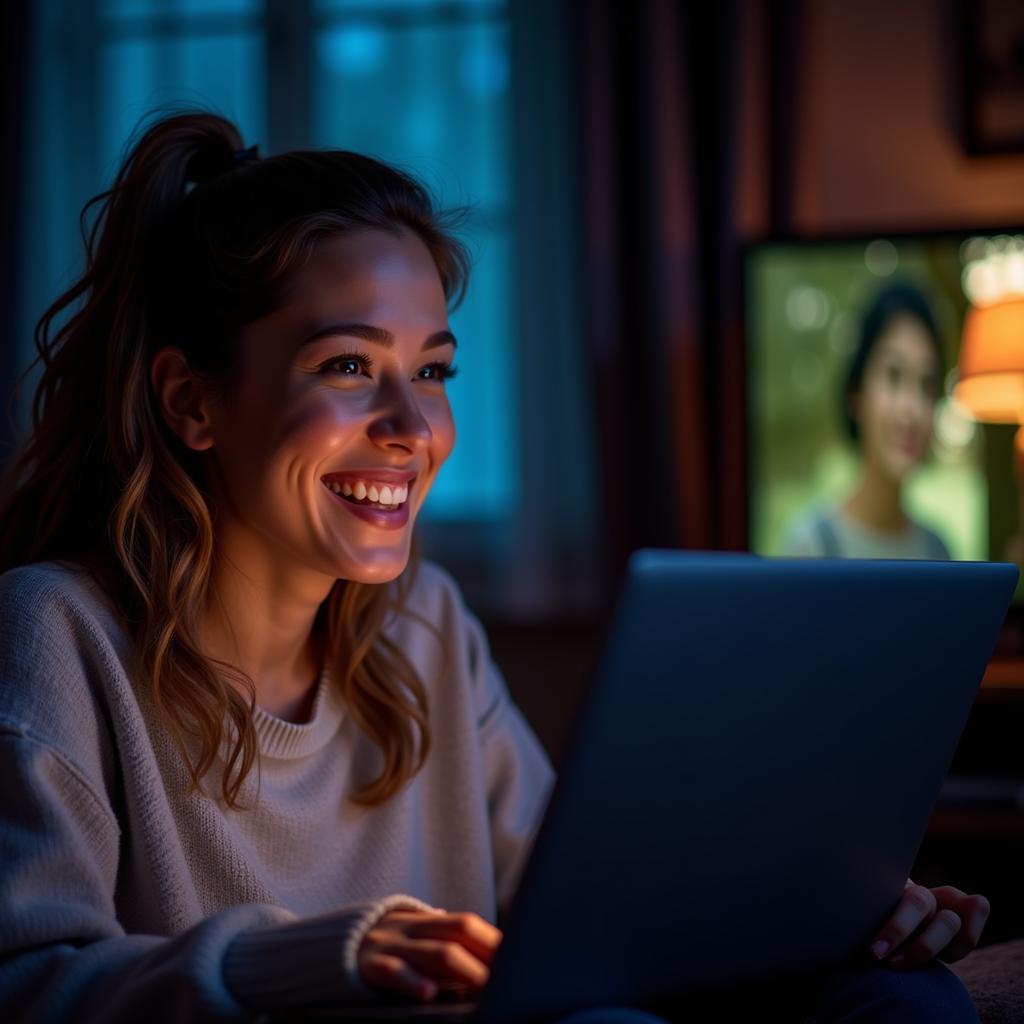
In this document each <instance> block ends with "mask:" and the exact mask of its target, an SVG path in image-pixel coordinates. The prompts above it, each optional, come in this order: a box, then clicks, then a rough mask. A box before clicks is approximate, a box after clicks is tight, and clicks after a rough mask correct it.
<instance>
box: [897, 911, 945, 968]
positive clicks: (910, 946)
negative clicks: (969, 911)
mask: <svg viewBox="0 0 1024 1024" xmlns="http://www.w3.org/2000/svg"><path fill="white" fill-rule="evenodd" d="M961 927H962V922H961V920H960V917H959V915H958V914H956V913H955V912H954V911H952V910H948V909H943V910H940V911H939V912H938V913H937V914H936V915H935V916H934V917H933V918H932V919H931V920H930V921H929V922H928V923H927V924H926V925H925V927H924V928H922V929H921V931H920V933H919V934H917V935H915V936H914V937H913V939H912V940H911V941H910V942H908V943H907V944H906V946H905V947H903V948H902V949H900V950H899V952H897V953H896V954H895V955H894V956H892V957H890V958H889V966H890V967H896V968H908V969H910V968H914V967H920V966H922V965H923V964H926V963H928V962H929V961H930V960H934V959H935V957H937V956H938V955H939V953H941V952H942V951H943V950H944V949H945V948H946V947H947V946H948V945H949V944H950V942H951V941H952V940H953V938H954V936H956V934H957V933H958V932H959V931H960V929H961Z"/></svg>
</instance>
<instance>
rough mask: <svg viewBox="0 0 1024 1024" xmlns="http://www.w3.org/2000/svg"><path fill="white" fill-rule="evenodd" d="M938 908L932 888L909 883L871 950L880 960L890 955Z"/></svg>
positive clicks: (872, 944)
mask: <svg viewBox="0 0 1024 1024" xmlns="http://www.w3.org/2000/svg"><path fill="white" fill-rule="evenodd" d="M937 908H938V903H937V901H936V899H935V896H934V894H933V893H932V891H931V890H930V889H926V888H925V887H924V886H923V885H914V884H910V885H908V886H907V887H906V888H905V889H904V890H903V895H902V897H900V902H899V904H898V905H897V907H896V909H895V911H893V915H892V917H890V918H889V920H888V921H886V923H885V924H884V925H883V926H882V929H881V931H879V933H878V935H877V937H876V938H875V941H874V942H872V943H871V952H872V953H874V955H875V956H876V957H877V958H878V959H879V960H881V959H882V958H883V957H886V956H888V955H889V953H890V952H892V950H894V949H896V948H897V947H898V946H900V945H901V944H902V943H904V942H905V941H906V940H907V939H908V938H910V936H911V935H913V934H914V932H915V931H917V929H918V928H919V927H920V926H921V923H922V922H923V921H926V920H927V919H928V918H930V917H932V916H933V915H934V914H935V911H936V910H937Z"/></svg>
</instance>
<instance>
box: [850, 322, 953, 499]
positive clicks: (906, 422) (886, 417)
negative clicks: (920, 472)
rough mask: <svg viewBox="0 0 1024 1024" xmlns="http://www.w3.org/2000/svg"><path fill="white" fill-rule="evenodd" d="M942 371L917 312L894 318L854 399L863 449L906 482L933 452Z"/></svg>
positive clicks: (879, 465)
mask: <svg viewBox="0 0 1024 1024" xmlns="http://www.w3.org/2000/svg"><path fill="white" fill-rule="evenodd" d="M938 373H939V367H938V358H937V356H936V353H935V347H934V345H933V344H932V342H931V339H930V338H929V335H928V332H927V330H926V328H925V327H924V326H923V325H922V324H921V323H920V321H918V320H917V319H915V318H914V317H912V316H909V315H899V316H896V317H893V319H892V320H891V321H890V322H889V323H888V324H887V325H886V327H885V329H884V330H883V331H882V333H881V335H879V338H878V341H877V342H876V343H875V346H874V348H873V349H872V352H871V355H870V356H869V357H868V361H867V365H866V366H865V368H864V380H863V385H862V388H861V391H860V394H859V395H857V396H856V399H855V402H854V415H855V416H856V417H857V422H858V425H859V427H860V437H861V452H862V454H863V456H864V458H865V459H866V460H869V461H871V462H872V463H874V464H875V466H876V467H877V468H879V469H881V470H882V472H883V473H885V475H886V476H888V477H890V478H891V479H893V480H897V481H902V480H903V478H904V477H905V476H906V475H907V474H908V473H910V472H911V470H913V469H914V468H915V467H916V466H917V465H919V464H920V463H921V462H922V461H923V460H924V458H925V456H926V455H927V454H928V446H929V444H930V442H931V435H932V420H933V417H934V413H935V401H936V398H937V396H938V392H939V380H938Z"/></svg>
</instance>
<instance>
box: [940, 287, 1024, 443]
mask: <svg viewBox="0 0 1024 1024" xmlns="http://www.w3.org/2000/svg"><path fill="white" fill-rule="evenodd" d="M958 377H959V380H958V382H957V385H956V389H955V391H954V392H953V393H954V395H955V397H956V399H957V401H959V402H961V403H962V404H963V405H965V406H967V408H968V409H969V410H970V411H971V413H972V414H973V415H974V417H975V418H976V419H979V420H985V421H987V422H989V423H1024V299H1012V300H1008V301H1005V302H996V303H993V304H992V305H990V306H972V307H971V308H970V309H969V310H968V312H967V319H966V320H965V321H964V337H963V344H962V345H961V348H960V367H959V373H958Z"/></svg>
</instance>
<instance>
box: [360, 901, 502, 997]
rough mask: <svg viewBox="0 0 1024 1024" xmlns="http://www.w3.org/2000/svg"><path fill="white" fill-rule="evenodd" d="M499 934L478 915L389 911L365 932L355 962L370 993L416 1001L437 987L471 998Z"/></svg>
mask: <svg viewBox="0 0 1024 1024" xmlns="http://www.w3.org/2000/svg"><path fill="white" fill-rule="evenodd" d="M500 942H501V932H500V931H499V930H498V929H497V928H495V927H494V925H492V924H490V923H488V922H487V921H485V920H484V919H483V918H482V917H480V916H479V915H478V914H473V913H470V912H466V913H460V914H448V913H440V914H438V913H424V912H422V911H418V910H392V911H391V912H390V913H387V914H385V915H384V916H383V917H382V918H381V919H380V920H379V921H378V922H377V923H376V924H375V925H374V926H373V927H372V928H371V929H370V930H369V931H368V932H367V933H366V936H365V938H364V939H363V942H362V945H361V946H360V947H359V954H358V957H357V963H358V965H359V973H360V975H361V976H362V979H363V981H364V982H365V983H366V984H367V985H369V986H370V987H371V988H375V989H379V990H384V991H387V992H397V993H399V994H401V995H405V996H408V997H410V998H412V999H415V1000H417V1001H419V1002H430V1001H431V1000H433V999H436V998H437V995H438V993H439V992H440V991H441V988H442V986H443V987H444V988H445V989H451V990H453V991H457V992H459V994H460V995H461V994H462V993H463V991H464V992H465V995H466V996H467V997H472V996H474V995H476V994H477V993H478V992H479V991H480V989H482V988H483V987H484V984H485V983H486V981H487V978H488V977H489V975H490V963H491V961H492V960H493V958H494V952H495V950H496V949H497V948H498V945H499V943H500Z"/></svg>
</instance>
